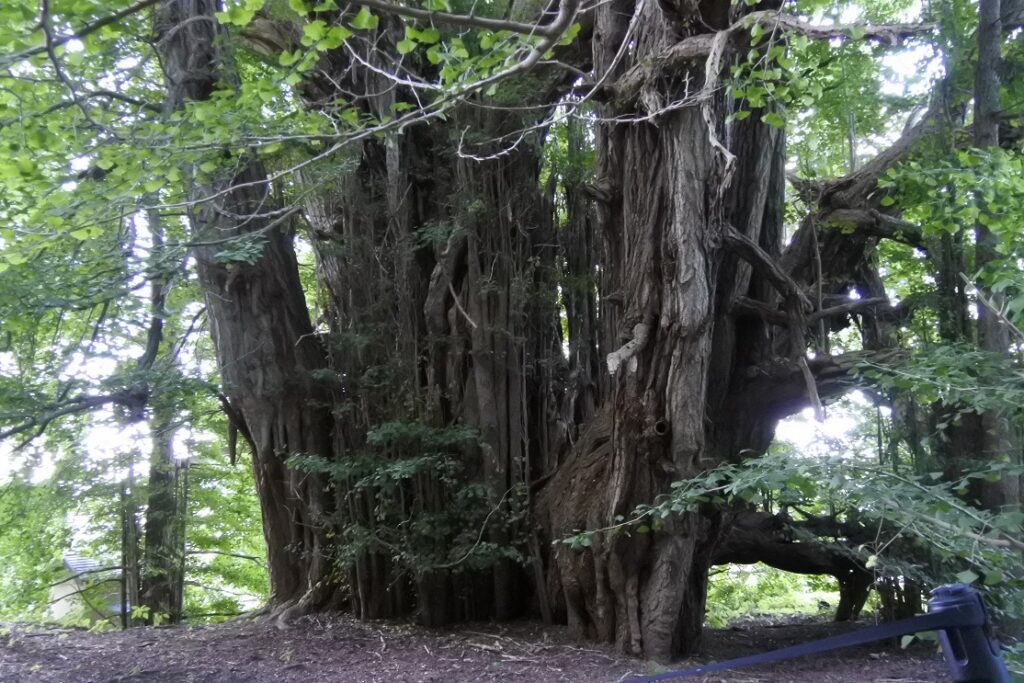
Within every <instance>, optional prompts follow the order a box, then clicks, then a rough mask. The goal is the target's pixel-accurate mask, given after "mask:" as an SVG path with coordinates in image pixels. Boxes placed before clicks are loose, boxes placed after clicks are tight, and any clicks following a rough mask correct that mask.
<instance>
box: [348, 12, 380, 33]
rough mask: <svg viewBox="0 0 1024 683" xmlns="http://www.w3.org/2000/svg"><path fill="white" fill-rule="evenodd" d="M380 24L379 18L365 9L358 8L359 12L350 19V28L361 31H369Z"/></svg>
mask: <svg viewBox="0 0 1024 683" xmlns="http://www.w3.org/2000/svg"><path fill="white" fill-rule="evenodd" d="M379 23H380V18H378V17H377V16H375V15H374V14H372V13H371V12H370V10H368V9H366V8H365V7H360V8H359V12H358V13H357V14H356V15H355V16H354V17H352V22H351V25H352V28H355V29H359V30H361V31H368V30H370V29H375V28H377V24H379Z"/></svg>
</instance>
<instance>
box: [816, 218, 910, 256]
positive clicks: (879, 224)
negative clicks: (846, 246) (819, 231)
mask: <svg viewBox="0 0 1024 683" xmlns="http://www.w3.org/2000/svg"><path fill="white" fill-rule="evenodd" d="M820 220H821V221H822V222H823V223H826V224H832V225H835V226H837V227H840V228H844V229H853V230H857V231H859V232H861V233H863V234H865V235H870V236H872V237H879V238H885V239H890V240H894V241H896V242H902V243H903V244H907V245H910V246H912V247H916V248H918V249H924V248H925V243H924V236H923V235H922V234H921V228H920V227H919V226H917V225H914V224H913V223H911V222H909V221H905V220H903V219H901V218H897V217H896V216H890V215H888V214H885V213H882V212H881V211H879V210H878V209H836V210H834V211H830V212H828V213H826V214H825V215H824V216H822V217H821V219H820Z"/></svg>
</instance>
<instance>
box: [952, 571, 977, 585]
mask: <svg viewBox="0 0 1024 683" xmlns="http://www.w3.org/2000/svg"><path fill="white" fill-rule="evenodd" d="M956 580H957V581H959V582H960V583H966V584H972V583H974V582H975V581H977V580H978V575H977V574H975V573H974V572H972V571H971V570H970V569H965V570H964V571H962V572H960V573H959V574H957V575H956Z"/></svg>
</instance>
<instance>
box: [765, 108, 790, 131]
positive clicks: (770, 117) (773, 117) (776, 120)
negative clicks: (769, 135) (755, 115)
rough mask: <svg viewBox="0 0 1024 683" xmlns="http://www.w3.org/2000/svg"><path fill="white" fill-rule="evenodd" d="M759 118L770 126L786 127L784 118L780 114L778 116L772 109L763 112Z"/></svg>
mask: <svg viewBox="0 0 1024 683" xmlns="http://www.w3.org/2000/svg"><path fill="white" fill-rule="evenodd" d="M761 120H762V121H764V122H765V123H767V124H768V125H769V126H772V127H774V128H785V127H786V119H784V118H782V117H781V116H779V115H778V114H776V113H775V112H773V111H770V112H768V113H767V114H763V115H762V116H761Z"/></svg>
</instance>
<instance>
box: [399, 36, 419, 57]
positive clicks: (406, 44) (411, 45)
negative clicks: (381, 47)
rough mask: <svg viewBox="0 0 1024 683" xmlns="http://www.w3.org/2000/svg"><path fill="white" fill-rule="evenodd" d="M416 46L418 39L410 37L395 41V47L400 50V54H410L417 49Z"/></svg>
mask: <svg viewBox="0 0 1024 683" xmlns="http://www.w3.org/2000/svg"><path fill="white" fill-rule="evenodd" d="M416 46H417V43H416V41H415V40H409V39H408V38H407V39H405V40H400V41H398V42H397V43H395V48H396V49H397V50H398V54H400V55H407V54H409V53H410V52H412V51H413V50H415V49H416Z"/></svg>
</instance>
